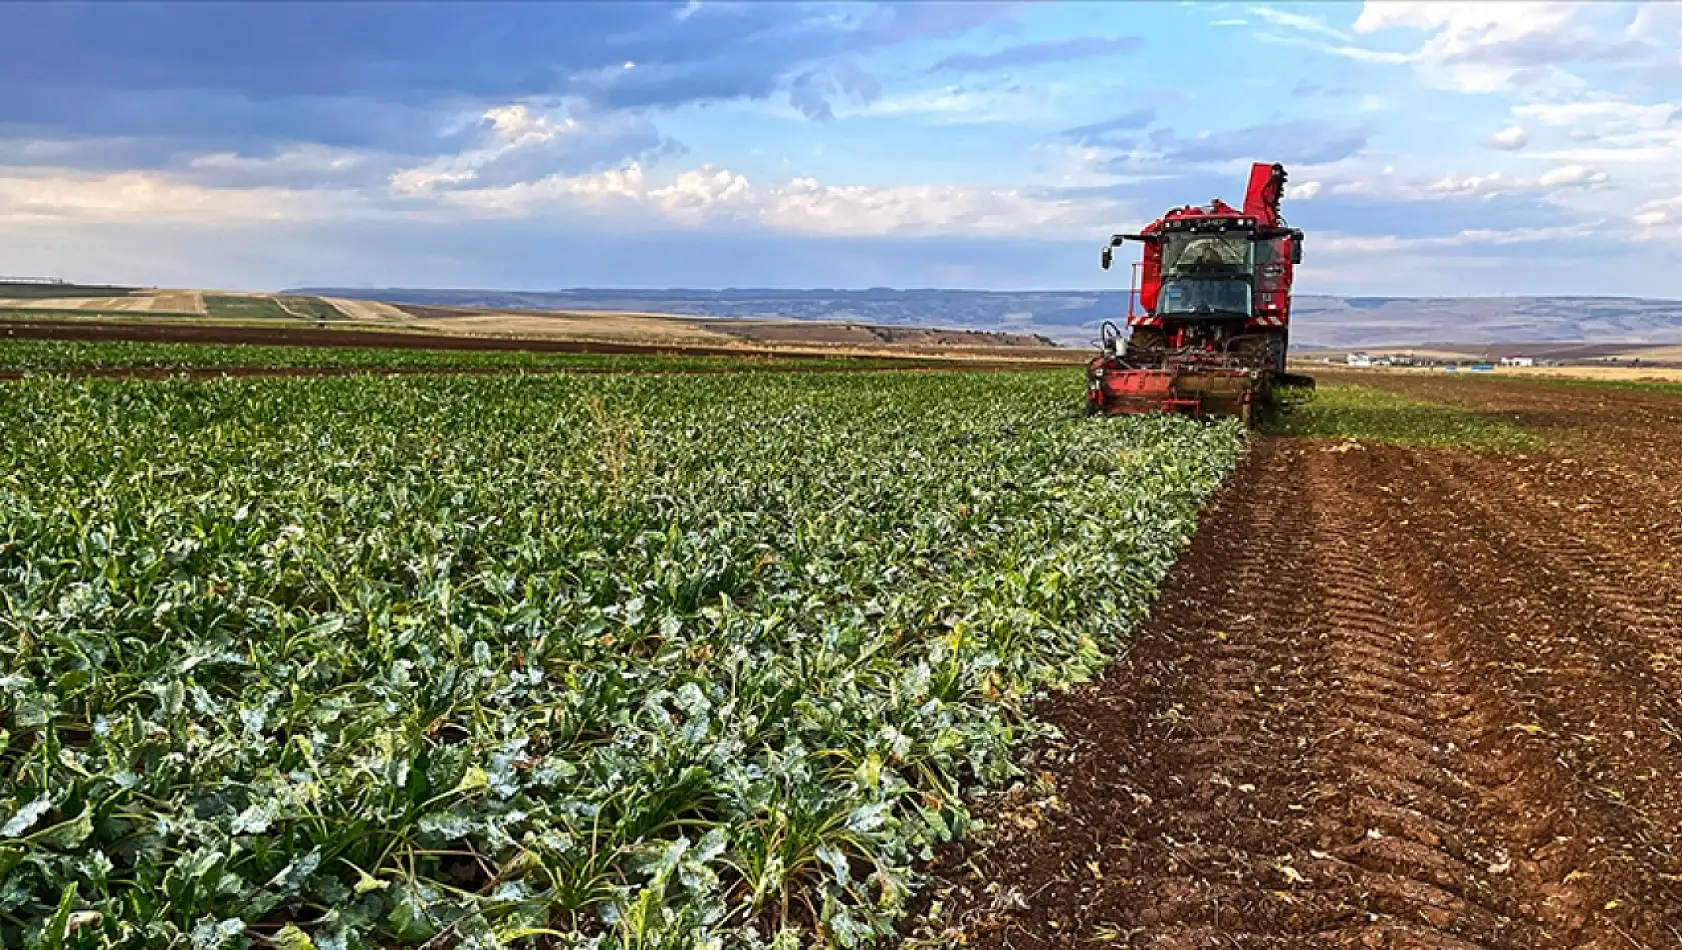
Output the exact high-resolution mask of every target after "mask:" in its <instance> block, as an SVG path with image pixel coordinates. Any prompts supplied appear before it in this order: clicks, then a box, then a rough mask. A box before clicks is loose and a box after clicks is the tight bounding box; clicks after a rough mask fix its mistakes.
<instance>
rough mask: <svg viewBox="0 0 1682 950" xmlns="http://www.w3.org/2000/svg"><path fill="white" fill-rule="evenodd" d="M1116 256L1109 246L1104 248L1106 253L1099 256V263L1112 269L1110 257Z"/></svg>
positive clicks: (1107, 268)
mask: <svg viewBox="0 0 1682 950" xmlns="http://www.w3.org/2000/svg"><path fill="white" fill-rule="evenodd" d="M1114 256H1115V255H1114V254H1113V253H1112V252H1111V250H1110V249H1109V248H1107V247H1106V248H1104V253H1103V254H1102V255H1100V256H1099V258H1098V263H1099V265H1100V266H1102V267H1103V268H1104V269H1105V270H1109V269H1110V259H1111V258H1112V257H1114Z"/></svg>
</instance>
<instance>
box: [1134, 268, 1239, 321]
mask: <svg viewBox="0 0 1682 950" xmlns="http://www.w3.org/2000/svg"><path fill="white" fill-rule="evenodd" d="M1157 313H1159V314H1167V313H1235V314H1243V315H1245V316H1249V314H1250V282H1249V281H1247V280H1231V279H1216V280H1193V279H1190V278H1184V277H1182V278H1179V279H1177V280H1169V281H1164V282H1163V284H1162V298H1161V303H1159V304H1158V306H1157Z"/></svg>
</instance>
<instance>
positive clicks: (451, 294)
mask: <svg viewBox="0 0 1682 950" xmlns="http://www.w3.org/2000/svg"><path fill="white" fill-rule="evenodd" d="M283 293H287V294H308V295H315V296H329V297H347V298H351V299H356V300H379V301H385V302H388V303H398V304H425V305H430V306H440V307H486V308H492V309H498V310H504V309H506V310H567V311H595V310H601V311H617V312H635V313H669V314H682V315H691V316H707V317H736V318H745V317H762V318H770V317H780V318H785V319H794V320H833V321H846V322H852V323H868V324H877V325H882V326H917V327H949V328H954V329H968V330H1002V331H1008V332H1012V333H1027V334H1038V335H1040V336H1044V337H1047V338H1049V339H1052V340H1056V341H1057V342H1059V343H1065V344H1071V345H1084V344H1086V343H1088V342H1089V341H1091V340H1092V339H1093V338H1095V337H1096V336H1097V334H1098V327H1099V325H1100V324H1101V323H1102V322H1103V321H1104V320H1118V321H1119V318H1121V317H1122V316H1125V315H1126V313H1127V297H1128V295H1127V294H1126V293H1125V292H1118V291H1064V290H1046V291H986V290H892V289H886V288H880V289H871V290H753V289H745V290H737V289H728V290H608V289H594V288H581V289H576V290H555V291H505V290H424V289H409V288H388V289H347V288H337V287H332V288H329V287H307V288H299V289H295V290H287V291H283ZM1431 340H1456V341H1460V342H1465V343H1501V342H1514V341H1573V340H1584V341H1596V342H1614V341H1616V342H1632V343H1634V342H1640V343H1682V300H1653V299H1646V298H1639V297H1332V296H1321V295H1312V294H1309V295H1300V296H1298V297H1297V300H1296V306H1295V312H1294V315H1293V326H1292V331H1291V342H1292V344H1293V345H1295V346H1299V347H1344V348H1347V347H1362V346H1384V345H1409V344H1420V343H1425V342H1427V341H1431Z"/></svg>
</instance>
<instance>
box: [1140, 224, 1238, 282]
mask: <svg viewBox="0 0 1682 950" xmlns="http://www.w3.org/2000/svg"><path fill="white" fill-rule="evenodd" d="M1254 248H1255V245H1254V244H1253V243H1252V242H1251V241H1250V240H1249V238H1248V237H1247V236H1245V235H1242V234H1239V235H1224V234H1223V235H1220V236H1219V237H1215V236H1211V235H1206V234H1170V235H1169V236H1168V240H1167V242H1166V244H1165V246H1164V247H1163V249H1162V276H1163V279H1165V280H1171V279H1173V278H1175V277H1202V278H1212V279H1220V278H1233V277H1243V278H1248V277H1249V276H1250V274H1251V268H1252V266H1253V265H1254V263H1255V261H1254V258H1253V257H1252V256H1251V255H1253V254H1254V253H1255V250H1254Z"/></svg>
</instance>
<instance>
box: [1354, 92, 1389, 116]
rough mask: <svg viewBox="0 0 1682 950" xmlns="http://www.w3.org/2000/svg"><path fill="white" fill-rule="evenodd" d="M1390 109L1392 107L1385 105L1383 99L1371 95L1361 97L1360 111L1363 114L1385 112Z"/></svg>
mask: <svg viewBox="0 0 1682 950" xmlns="http://www.w3.org/2000/svg"><path fill="white" fill-rule="evenodd" d="M1388 108H1390V107H1389V106H1388V105H1386V104H1385V102H1384V100H1383V99H1380V98H1379V97H1378V96H1375V95H1372V94H1371V93H1368V94H1367V95H1364V96H1362V97H1361V104H1360V110H1361V111H1362V112H1383V111H1384V110H1385V109H1388Z"/></svg>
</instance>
